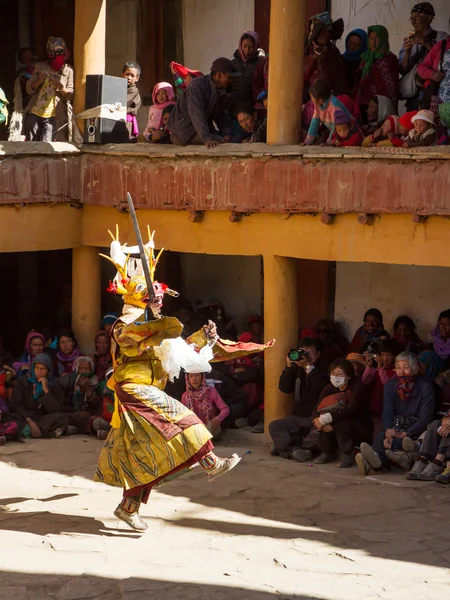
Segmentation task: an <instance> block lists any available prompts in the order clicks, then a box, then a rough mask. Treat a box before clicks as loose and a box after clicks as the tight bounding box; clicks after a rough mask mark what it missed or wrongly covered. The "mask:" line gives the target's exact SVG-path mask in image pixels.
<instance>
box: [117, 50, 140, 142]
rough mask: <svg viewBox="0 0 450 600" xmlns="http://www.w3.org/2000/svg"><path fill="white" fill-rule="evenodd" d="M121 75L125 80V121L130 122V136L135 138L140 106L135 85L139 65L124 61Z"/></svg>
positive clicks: (137, 133)
mask: <svg viewBox="0 0 450 600" xmlns="http://www.w3.org/2000/svg"><path fill="white" fill-rule="evenodd" d="M122 77H125V79H126V80H127V85H128V88H127V123H130V125H129V126H128V127H129V130H130V138H135V137H137V136H138V135H139V127H138V122H137V114H138V111H139V108H140V107H141V104H142V100H141V96H140V94H139V90H138V89H137V87H136V84H137V82H138V81H139V79H140V77H141V67H140V66H139V65H138V63H136V62H131V61H129V62H127V63H125V65H124V67H123V70H122Z"/></svg>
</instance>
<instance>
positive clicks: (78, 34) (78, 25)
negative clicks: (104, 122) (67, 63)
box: [74, 0, 106, 126]
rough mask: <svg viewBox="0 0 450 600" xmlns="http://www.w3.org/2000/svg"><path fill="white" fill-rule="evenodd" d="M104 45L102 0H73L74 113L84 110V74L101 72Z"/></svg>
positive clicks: (104, 21)
mask: <svg viewBox="0 0 450 600" xmlns="http://www.w3.org/2000/svg"><path fill="white" fill-rule="evenodd" d="M105 44H106V0H75V40H74V61H75V98H74V111H75V114H77V113H79V112H81V111H82V110H84V99H85V93H86V75H102V74H104V72H105ZM78 125H79V126H80V125H83V123H82V122H81V120H80V121H79V122H78Z"/></svg>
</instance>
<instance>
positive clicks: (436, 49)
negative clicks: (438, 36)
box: [417, 38, 450, 79]
mask: <svg viewBox="0 0 450 600" xmlns="http://www.w3.org/2000/svg"><path fill="white" fill-rule="evenodd" d="M442 44H446V48H445V51H446V52H448V50H450V38H447V39H446V40H442V42H438V43H437V44H435V45H434V46H433V47H432V48H431V50H430V52H428V54H427V56H426V57H425V60H423V61H422V62H421V63H420V64H419V66H418V67H417V72H418V73H419V75H420V76H421V77H422V79H431V77H432V75H433V73H434V72H435V71H439V70H440V67H441V65H440V62H441V50H442Z"/></svg>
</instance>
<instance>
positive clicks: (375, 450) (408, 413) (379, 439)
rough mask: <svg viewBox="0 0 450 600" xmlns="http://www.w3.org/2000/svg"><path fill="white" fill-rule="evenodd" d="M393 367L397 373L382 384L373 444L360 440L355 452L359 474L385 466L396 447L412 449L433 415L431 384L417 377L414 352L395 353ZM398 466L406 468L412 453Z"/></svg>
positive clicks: (396, 449)
mask: <svg viewBox="0 0 450 600" xmlns="http://www.w3.org/2000/svg"><path fill="white" fill-rule="evenodd" d="M395 371H396V374H397V377H396V378H395V379H391V380H390V381H388V382H387V383H386V385H385V386H384V404H383V431H381V432H380V433H379V434H378V435H377V436H376V437H375V441H374V443H373V447H372V446H370V445H369V444H367V443H365V442H363V443H362V444H361V446H360V450H361V452H360V453H359V454H358V455H357V456H356V462H357V463H358V468H359V470H360V472H361V474H362V475H367V474H368V473H370V472H371V471H372V469H379V468H380V467H382V466H384V467H387V466H388V464H389V462H390V461H392V460H393V456H394V453H395V452H397V451H399V450H400V451H404V452H407V453H414V452H415V451H416V444H415V440H417V439H418V438H419V436H420V435H421V434H422V433H423V432H424V431H425V430H426V428H427V426H428V425H429V424H430V423H431V421H432V419H433V415H434V406H435V398H434V390H433V385H432V384H431V383H430V382H429V381H428V380H426V379H423V378H422V377H420V375H419V361H418V359H417V357H416V355H415V354H413V353H412V352H402V353H401V354H399V355H398V356H397V358H396V359H395ZM388 451H389V452H388ZM393 462H397V463H398V461H395V460H394V461H393ZM402 466H403V467H404V468H406V469H408V470H409V469H410V468H411V466H412V457H409V465H402Z"/></svg>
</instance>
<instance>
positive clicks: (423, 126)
mask: <svg viewBox="0 0 450 600" xmlns="http://www.w3.org/2000/svg"><path fill="white" fill-rule="evenodd" d="M411 121H412V122H413V124H414V129H411V131H410V132H409V134H408V139H407V140H406V142H405V143H404V146H405V148H418V147H420V146H435V145H436V143H437V133H436V129H435V128H434V114H433V112H432V111H431V110H420V111H419V112H418V113H417V114H416V115H415V116H414V117H413V118H412V119H411Z"/></svg>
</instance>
